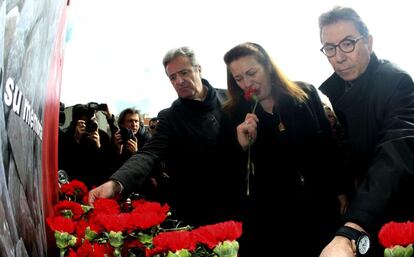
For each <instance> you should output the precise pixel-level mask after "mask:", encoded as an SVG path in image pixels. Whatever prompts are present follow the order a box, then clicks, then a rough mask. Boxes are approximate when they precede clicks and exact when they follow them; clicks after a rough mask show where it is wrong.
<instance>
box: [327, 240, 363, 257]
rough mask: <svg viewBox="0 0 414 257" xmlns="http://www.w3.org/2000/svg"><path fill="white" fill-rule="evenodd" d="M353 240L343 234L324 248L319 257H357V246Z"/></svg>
mask: <svg viewBox="0 0 414 257" xmlns="http://www.w3.org/2000/svg"><path fill="white" fill-rule="evenodd" d="M353 245H355V243H354V244H353V243H352V242H351V240H349V239H348V238H346V237H343V236H335V237H334V239H332V241H331V242H330V243H329V244H328V245H327V246H326V247H325V248H324V249H323V250H322V253H321V255H319V257H355V250H356V249H355V247H353Z"/></svg>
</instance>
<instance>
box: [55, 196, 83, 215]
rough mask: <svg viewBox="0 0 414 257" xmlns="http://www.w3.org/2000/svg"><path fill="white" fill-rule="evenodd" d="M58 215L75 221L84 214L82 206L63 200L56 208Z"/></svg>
mask: <svg viewBox="0 0 414 257" xmlns="http://www.w3.org/2000/svg"><path fill="white" fill-rule="evenodd" d="M53 209H54V211H55V213H56V215H61V216H64V217H66V218H71V219H73V220H79V219H80V217H81V216H82V214H83V209H82V206H81V205H80V204H79V203H77V202H72V201H68V200H63V201H60V202H58V203H57V204H56V205H55V206H54V208H53Z"/></svg>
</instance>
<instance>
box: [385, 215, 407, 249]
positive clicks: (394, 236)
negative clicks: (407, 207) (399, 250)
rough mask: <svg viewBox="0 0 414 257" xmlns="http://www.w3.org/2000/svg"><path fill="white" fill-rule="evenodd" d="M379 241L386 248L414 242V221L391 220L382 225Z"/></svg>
mask: <svg viewBox="0 0 414 257" xmlns="http://www.w3.org/2000/svg"><path fill="white" fill-rule="evenodd" d="M378 238H379V241H380V243H381V245H382V246H384V247H385V248H392V247H394V246H396V245H400V246H407V245H409V244H413V243H414V222H410V221H408V222H393V221H391V222H389V223H386V224H385V225H384V226H382V228H381V230H380V232H379V234H378Z"/></svg>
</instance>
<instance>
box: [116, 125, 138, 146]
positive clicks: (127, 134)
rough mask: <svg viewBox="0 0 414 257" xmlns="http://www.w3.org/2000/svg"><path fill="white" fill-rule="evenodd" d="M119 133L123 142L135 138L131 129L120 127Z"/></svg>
mask: <svg viewBox="0 0 414 257" xmlns="http://www.w3.org/2000/svg"><path fill="white" fill-rule="evenodd" d="M119 133H120V134H121V138H122V141H123V142H124V143H126V142H127V141H128V140H129V139H135V136H134V132H132V129H129V128H124V127H120V128H119Z"/></svg>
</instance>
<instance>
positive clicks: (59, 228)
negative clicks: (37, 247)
mask: <svg viewBox="0 0 414 257" xmlns="http://www.w3.org/2000/svg"><path fill="white" fill-rule="evenodd" d="M60 192H61V193H62V199H63V200H62V201H60V202H58V203H57V204H56V205H55V206H54V213H55V214H54V216H53V217H49V218H48V219H47V223H48V225H49V227H50V228H51V229H52V230H53V231H54V235H55V239H56V245H57V247H58V248H59V249H60V256H61V257H64V256H68V257H87V256H91V257H92V256H93V257H98V256H99V257H100V256H102V257H104V256H106V257H111V256H114V257H121V256H122V257H124V256H125V257H127V256H128V257H129V256H140V255H141V256H142V255H145V256H191V255H192V254H193V255H195V256H218V257H236V256H237V252H238V248H239V245H238V242H237V241H236V240H237V239H238V238H239V237H240V235H241V233H242V225H241V223H240V222H234V221H227V222H223V223H218V224H214V225H206V226H202V227H199V228H196V229H193V228H191V227H184V228H174V229H168V230H166V229H163V228H162V224H163V222H165V221H166V219H167V218H168V216H169V214H170V212H169V211H170V210H169V206H168V205H167V204H164V205H161V204H160V203H157V202H150V201H146V200H143V199H140V200H135V201H131V202H129V203H122V202H119V200H116V199H97V200H96V201H95V202H94V206H93V207H92V206H89V205H87V197H88V191H87V188H86V186H85V185H84V184H83V183H82V182H80V181H76V180H73V181H71V182H69V183H67V184H64V185H62V187H61V189H60Z"/></svg>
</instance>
